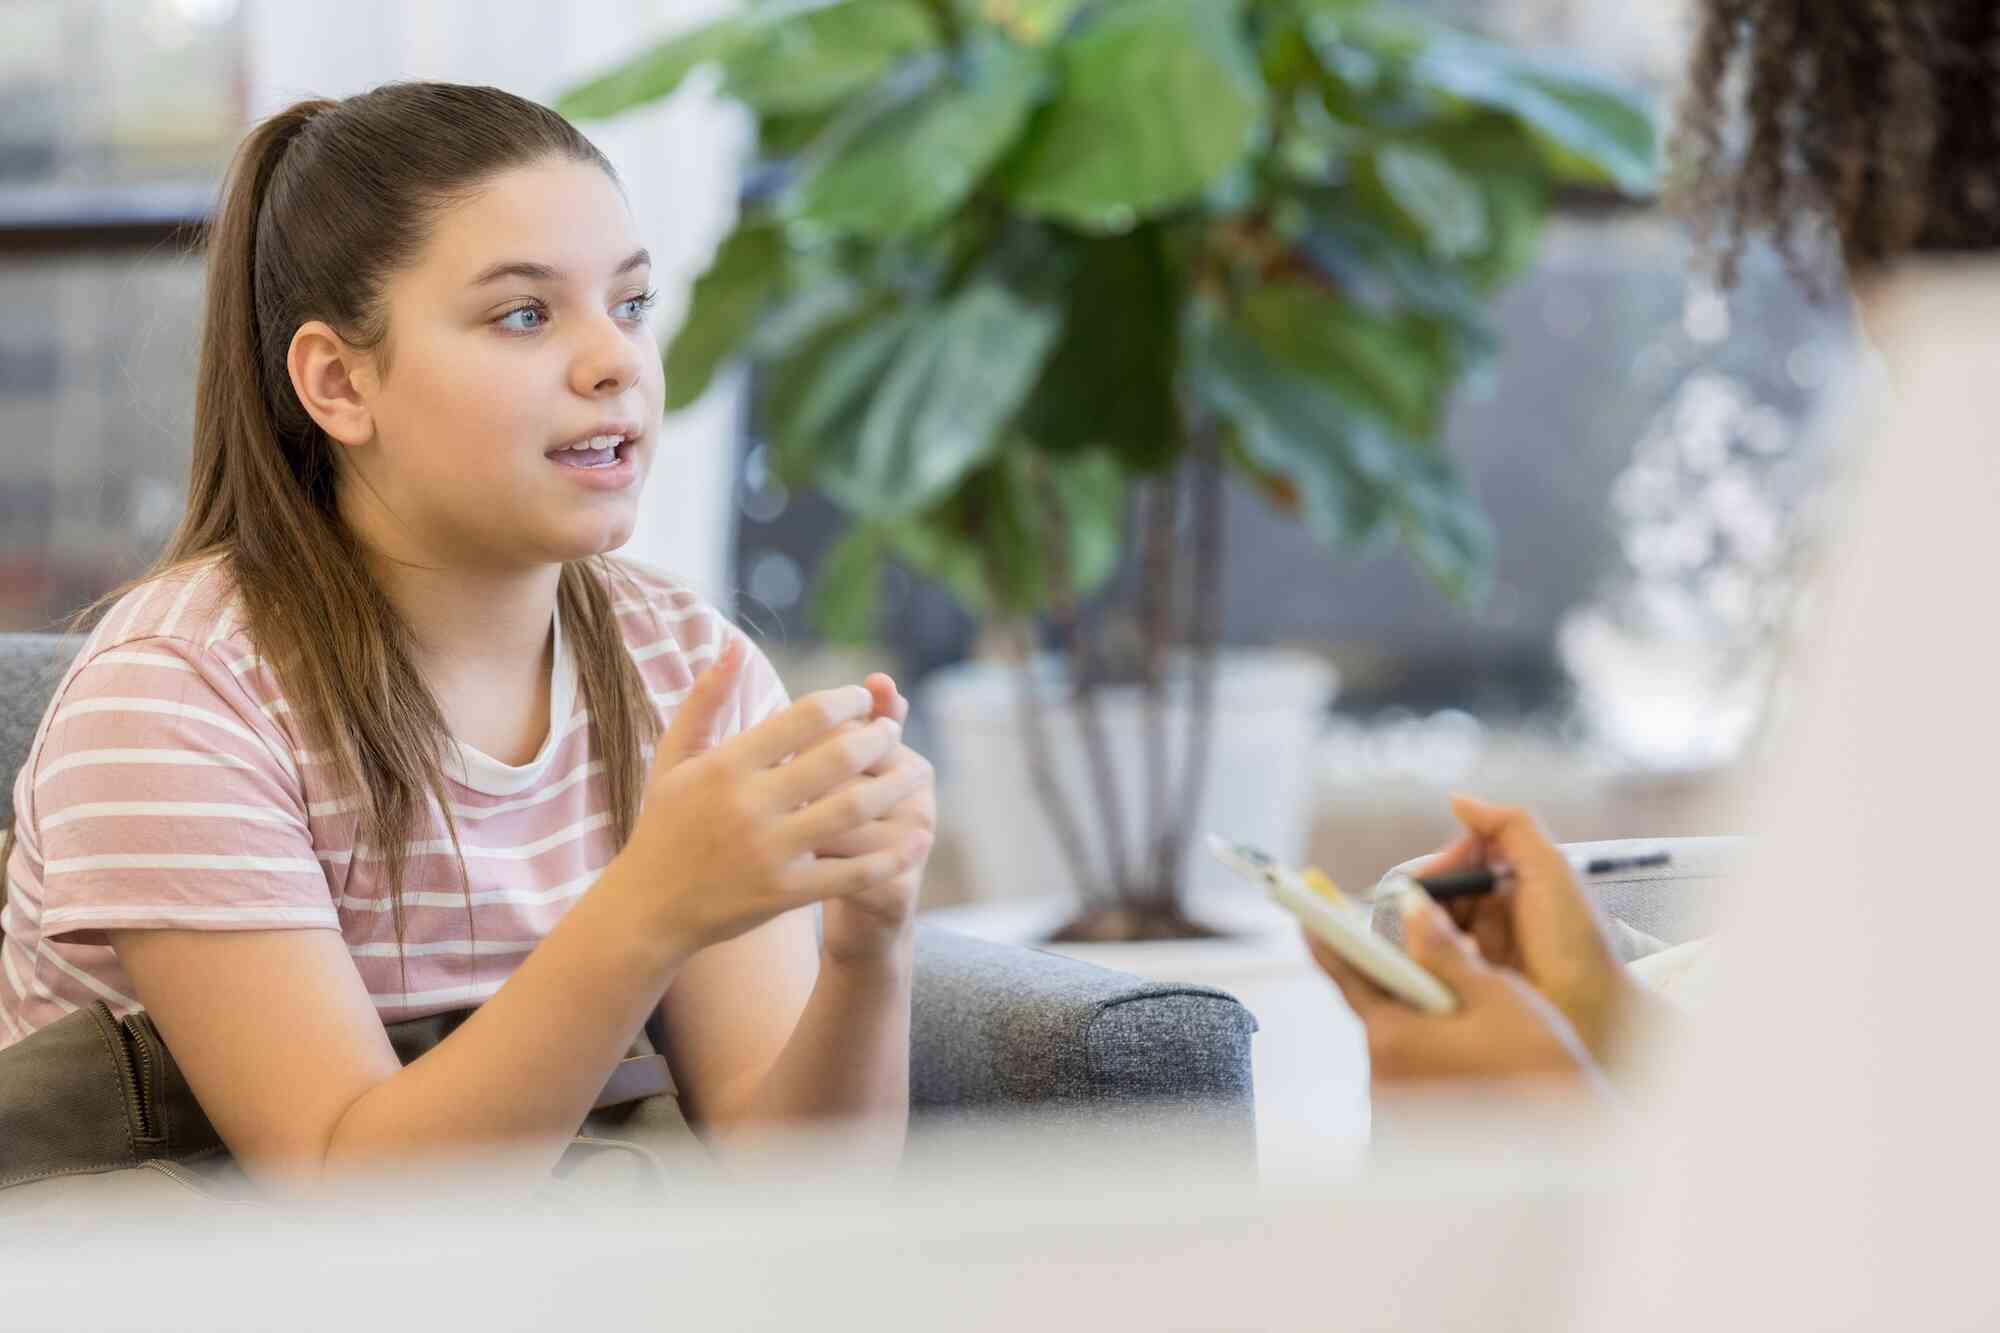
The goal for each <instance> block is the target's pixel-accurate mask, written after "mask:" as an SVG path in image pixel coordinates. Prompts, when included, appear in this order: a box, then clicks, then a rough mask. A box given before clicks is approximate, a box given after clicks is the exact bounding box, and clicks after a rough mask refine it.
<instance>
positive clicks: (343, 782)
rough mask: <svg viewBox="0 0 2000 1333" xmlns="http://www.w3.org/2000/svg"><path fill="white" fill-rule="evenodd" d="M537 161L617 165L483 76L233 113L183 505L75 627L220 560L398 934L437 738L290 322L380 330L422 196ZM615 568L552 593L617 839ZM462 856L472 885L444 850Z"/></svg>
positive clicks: (630, 811) (630, 673) (637, 775)
mask: <svg viewBox="0 0 2000 1333" xmlns="http://www.w3.org/2000/svg"><path fill="white" fill-rule="evenodd" d="M548 158H558V159H566V160H570V161H576V162H589V163H594V164H596V165H597V166H599V167H601V168H602V169H603V170H604V171H605V173H606V174H607V175H610V176H611V177H612V179H613V180H614V181H615V180H616V179H617V176H616V173H615V172H613V171H612V168H611V165H610V163H609V162H607V161H606V160H605V159H604V157H603V155H602V154H600V153H599V152H598V150H597V149H596V148H595V147H594V146H593V145H592V144H591V143H590V141H589V140H587V139H585V138H584V137H583V136H582V135H581V134H579V133H578V132H577V131H576V129H575V128H574V127H573V126H571V125H570V124H569V122H567V121H565V120H564V119H563V118H562V117H560V116H558V115H556V114H555V113H554V112H553V111H550V110H548V109H547V108H546V107H542V106H538V105H536V104H535V103H533V102H529V101H526V100H524V99H522V98H519V97H515V96H513V95H512V94H510V93H505V92H502V91H500V90H499V89H497V88H478V87H466V86H460V85H454V84H440V83H400V84H390V85H387V86H384V87H380V88H376V89H374V90H372V91H370V92H366V93H362V94H359V95H358V96H354V97H349V98H346V99H345V100H342V101H338V102H332V101H306V102H300V103H298V104H296V105H294V106H291V107H288V108H287V109H285V110H284V111H281V112H279V113H278V114H277V115H274V116H272V117H271V118H270V119H268V120H266V121H264V122H262V123H261V124H259V125H258V126H257V127H256V128H255V129H254V130H252V131H251V133H250V135H249V137H248V138H247V139H246V140H245V141H244V142H243V144H242V146H241V147H240V148H239V149H238V150H237V153H236V157H235V160H234V162H233V163H232V165H231V167H230V172H229V176H228V180H227V182H226V183H225V185H224V188H223V195H222V202H221V207H220V209H219V210H218V212H217V214H216V217H215V219H214V221H213V222H212V224H211V225H210V227H209V229H208V232H207V244H208V268H207V291H206V308H205V311H204V315H203V320H202V336H201V352H200V363H199V369H198V372H197V379H196V385H195V416H194V466H193V472H192V477H191V479H190V483H189V492H188V503H187V512H186V514H185V516H184V517H183V518H182V520H181V523H180V527H179V529H178V530H177V531H176V532H175V533H174V535H173V537H172V539H171V540H170V541H169V542H168V544H167V548H166V550H165V551H164V552H163V553H162V554H161V555H160V557H159V558H158V559H157V560H156V561H155V562H154V564H153V566H152V568H151V569H149V570H148V571H147V572H146V573H145V574H144V575H142V576H141V577H140V578H139V579H136V580H134V581H133V582H132V583H130V584H127V585H126V586H125V587H123V588H120V589H118V590H116V591H114V592H112V593H111V594H109V595H108V596H106V597H105V598H103V599H101V600H100V601H99V602H97V603H95V604H94V605H92V606H90V607H87V608H85V610H84V611H82V612H81V613H79V615H78V616H77V618H76V621H75V622H73V627H74V626H75V625H80V624H83V623H87V622H88V621H89V620H91V619H94V618H95V617H96V615H98V614H100V613H101V612H102V611H103V610H104V609H105V608H106V607H108V606H109V605H110V604H111V603H112V602H114V601H116V600H117V599H118V598H119V597H120V596H122V595H123V594H124V593H125V592H127V591H129V590H130V589H131V588H133V587H136V586H138V585H139V584H140V583H143V582H145V581H147V580H149V579H152V578H155V577H157V576H159V575H161V574H164V573H166V572H168V571H171V570H174V569H176V568H177V567H180V566H183V565H186V564H189V563H191V562H194V561H198V560H203V559H206V558H209V557H211V556H217V555H220V556H221V557H223V558H224V559H225V560H226V562H227V566H228V569H229V571H230V573H231V574H232V575H233V576H234V581H235V583H236V585H237V587H238V588H239V589H240V591H241V595H242V599H243V606H244V613H245V614H244V623H245V626H246V628H247V629H248V631H249V633H250V634H251V636H252V638H253V639H254V640H255V642H256V643H257V645H258V649H259V652H260V653H261V654H262V655H263V656H264V658H265V660H266V661H267V662H268V663H270V664H271V666H272V668H273V669H274V670H275V671H277V672H278V673H279V677H280V680H281V681H282V683H283V685H284V688H285V691H286V694H287V695H288V697H289V698H290V699H291V700H292V702H293V708H294V710H295V713H296V715H297V716H298V717H299V719H300V721H301V723H302V725H303V726H304V728H305V730H306V735H307V738H308V740H309V743H310V744H311V746H312V748H314V749H319V750H324V751H326V752H327V754H328V756H329V759H330V760H331V761H332V762H333V763H335V764H337V765H338V768H337V780H338V782H339V785H340V786H341V787H342V788H343V789H345V790H349V791H352V792H353V793H355V794H356V795H357V797H358V798H359V800H360V811H361V828H360V837H359V839H358V841H357V848H358V847H360V846H367V847H371V848H375V849H378V850H379V853H380V855H381V856H382V857H383V860H384V862H385V871H386V878H387V880H388V884H389V892H390V898H391V901H392V903H393V905H394V913H395V923H396V936H397V939H398V940H399V941H400V940H401V939H402V937H403V929H404V916H403V906H402V888H403V878H404V872H405V869H406V861H407V847H406V839H407V837H408V835H409V832H410V831H411V830H412V829H413V827H414V826H415V825H416V822H417V820H418V817H419V815H420V814H421V812H422V805H423V802H424V800H425V797H426V795H428V796H430V797H433V798H435V800H436V802H437V805H438V808H439V810H440V812H441V813H442V814H443V815H444V818H445V820H446V826H447V828H448V829H450V831H451V835H452V842H453V845H454V847H456V846H457V841H458V833H457V828H456V824H455V822H454V821H453V820H452V818H451V807H450V804H449V802H448V801H447V799H446V791H447V788H446V785H445V777H444V770H443V766H442V756H443V754H444V744H445V742H446V740H447V739H448V735H449V733H448V731H447V729H446V726H445V722H444V716H443V714H442V712H441V711H440V710H439V708H438V705H437V701H436V699H435V697H434V696H433V695H432V694H431V691H430V688H429V686H428V685H427V684H426V683H425V682H424V679H423V677H422V676H421V675H420V674H419V673H418V671H417V668H416V666H415V663H414V661H413V658H412V654H411V636H410V630H409V627H408V626H407V625H406V624H405V623H404V622H403V620H402V618H401V617H400V616H399V615H398V614H397V612H396V609H395V607H394V606H393V605H392V604H391V603H390V602H389V600H388V598H387V597H386V596H385V595H384V594H383V592H382V590H381V588H380V587H379V586H378V585H377V583H376V581H375V580H374V578H373V577H372V576H371V575H370V573H369V571H368V568H367V565H366V564H365V562H364V560H363V553H362V550H361V548H360V546H359V544H358V543H357V541H356V540H355V538H354V536H353V534H352V533H351V532H350V531H349V530H348V529H347V528H346V526H345V525H344V524H343V523H342V522H341V520H340V518H339V515H338V512H337V510H336V508H335V503H334V478H335V475H336V469H337V462H336V456H335V451H334V449H333V447H332V446H331V444H330V442H329V441H328V440H327V438H326V436H325V434H324V432H322V431H321V430H320V429H319V427H318V426H317V425H316V424H315V423H314V422H313V420H312V418H311V417H310V416H308V415H307V414H306V411H305V408H304V406H303V405H302V404H301V403H300V402H299V399H298V395H297V394H296V392H294V390H293V388H292V383H291V377H290V373H289V371H288V370H287V368H286V358H287V354H288V350H289V347H290V344H291V340H292V336H293V334H294V333H295V332H296V331H297V329H298V328H299V326H300V325H302V324H304V323H306V322H307V321H309V320H314V319H319V320H324V321H326V322H327V323H328V324H329V325H330V326H332V327H333V328H334V329H335V330H337V331H339V333H340V335H341V336H342V337H343V338H344V339H346V340H348V341H349V342H350V344H352V345H355V346H360V347H380V346H382V344H383V340H384V338H385V336H386V333H387V323H388V320H387V311H386V310H385V309H384V307H383V299H382V292H383V288H384V284H385V282H386V280H387V279H388V278H389V277H390V276H391V275H393V274H394V273H396V272H397V271H398V270H399V269H400V268H402V267H405V266H407V265H409V264H410V263H412V262H414V261H415V259H416V257H417V255H418V253H419V252H420V250H421V249H422V247H423V246H424V244H425V242H426V241H427V239H428V237H429V232H430V224H431V223H432V221H433V220H434V219H435V218H436V216H437V215H438V213H439V212H441V211H442V210H443V209H445V208H447V207H449V206H450V205H451V204H452V203H454V202H455V201H458V200H461V199H463V198H465V197H467V196H469V195H471V194H473V193H476V192H477V191H478V190H479V189H480V188H481V186H482V185H483V184H484V183H485V182H486V181H487V180H488V179H490V178H491V177H492V176H493V175H494V174H495V173H498V172H501V171H504V170H507V169H509V168H512V167H516V166H525V165H529V164H532V163H535V162H538V161H542V160H545V159H548ZM384 350H386V348H385V349H384ZM614 580H617V581H619V582H620V583H621V585H623V586H626V587H628V589H629V585H630V583H631V581H630V580H629V578H625V577H624V576H623V574H622V573H621V572H620V571H619V570H618V568H617V566H615V565H614V564H613V563H612V562H611V561H609V560H607V559H604V558H603V557H592V558H590V559H587V560H578V561H571V562H569V563H567V564H565V565H564V567H563V570H562V574H561V578H560V582H559V585H558V593H557V605H558V614H559V615H560V616H561V617H562V624H563V635H564V641H565V643H566V644H568V645H570V646H572V648H573V650H574V652H575V657H576V661H577V674H578V683H579V688H580V690H581V693H582V696H583V703H584V706H585V707H586V708H588V709H589V710H590V715H591V717H592V719H593V722H594V724H595V725H594V727H593V730H594V732H595V734H596V737H597V743H598V745H599V747H600V748H601V757H602V759H603V760H604V768H605V778H606V782H607V785H608V787H609V794H610V809H611V812H612V817H613V821H614V827H615V829H616V832H617V839H618V842H619V844H620V845H621V846H622V845H623V844H624V842H625V840H626V839H627V838H628V837H629V836H630V835H631V830H632V825H633V821H634V819H635V818H636V816H637V813H638V808H639V799H640V796H641V793H642V792H643V790H644V782H645V760H644V753H643V752H644V749H645V747H646V746H647V745H649V744H651V743H653V742H654V741H656V740H657V739H658V736H659V732H660V727H659V720H658V716H657V714H656V713H655V712H654V711H653V708H652V704H651V701H650V699H649V697H648V694H647V691H646V687H645V683H644V681H643V680H642V679H641V677H640V675H639V671H638V667H637V665H636V664H635V663H634V662H633V660H632V656H631V654H630V652H629V651H627V649H626V647H625V642H624V638H623V636H622V634H621V632H620V629H619V625H618V618H617V615H616V614H615V613H614V612H613V610H612V593H611V588H612V583H613V581H614ZM9 841H10V842H11V837H10V839H9ZM7 850H11V848H9V849H7ZM3 866H4V860H0V867H3ZM459 873H460V878H461V881H462V882H465V883H466V887H467V890H468V894H469V891H470V883H469V881H467V880H466V877H465V867H464V860H463V857H461V858H460V860H459ZM0 892H3V890H0ZM470 909H471V900H470V897H469V896H468V898H467V911H468V912H470Z"/></svg>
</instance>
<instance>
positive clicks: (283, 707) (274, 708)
mask: <svg viewBox="0 0 2000 1333" xmlns="http://www.w3.org/2000/svg"><path fill="white" fill-rule="evenodd" d="M257 707H259V708H261V709H263V710H264V716H265V717H276V716H277V715H278V714H280V713H289V712H291V711H292V701H291V700H290V699H279V700H277V701H276V702H275V703H268V704H258V705H257Z"/></svg>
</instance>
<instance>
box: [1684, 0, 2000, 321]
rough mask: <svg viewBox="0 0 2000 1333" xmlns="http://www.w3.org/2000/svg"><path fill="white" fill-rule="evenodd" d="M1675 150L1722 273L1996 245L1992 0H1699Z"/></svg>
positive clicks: (1999, 51) (1824, 268)
mask: <svg viewBox="0 0 2000 1333" xmlns="http://www.w3.org/2000/svg"><path fill="white" fill-rule="evenodd" d="M1674 159H1675V168H1676V170H1675V176H1676V179H1675V182H1674V187H1673V194H1674V196H1675V198H1676V201H1677V203H1678V205H1679V206H1680V208H1681V209H1682V211H1684V212H1686V213H1687V214H1689V215H1690V216H1691V217H1692V218H1693V219H1694V221H1695V226H1696V230H1697V232H1698V234H1699V235H1700V237H1701V240H1702V242H1703V249H1704V251H1705V252H1706V253H1707V254H1708V255H1709V256H1711V257H1712V259H1713V260H1714V262H1715V264H1716V266H1717V269H1718V271H1719V273H1720V276H1721V278H1722V280H1723V281H1724V282H1725V283H1728V282H1733V281H1734V279H1735V276H1736V269H1737V265H1738V262H1739V261H1740V259H1741V257H1742V253H1743V247H1744V243H1745V241H1746V239H1747V238H1748V237H1749V236H1750V235H1751V234H1752V233H1754V232H1762V233H1765V234H1767V235H1769V236H1770V237H1771V238H1772V240H1773V241H1774V242H1775V243H1776V245H1777V247H1778V249H1779V251H1780V252H1781V253H1782V254H1783V255H1784V256H1785V259H1786V261H1787V262H1788V263H1789V264H1790V265H1791V267H1792V269H1793V271H1794V273H1796V274H1798V275H1799V276H1800V277H1801V278H1803V279H1805V280H1806V281H1807V282H1808V284H1809V285H1811V286H1813V287H1814V288H1816V289H1818V288H1821V287H1822V286H1823V281H1824V279H1825V278H1827V277H1828V276H1830V266H1831V264H1832V262H1833V261H1836V260H1837V261H1841V262H1844V264H1845V266H1846V269H1847V272H1848V273H1849V274H1850V275H1860V274H1866V273H1870V272H1875V271H1879V270H1881V269H1883V268H1885V267H1887V266H1888V265H1890V264H1892V263H1894V262H1895V261H1896V260H1898V259H1900V258H1901V257H1902V256H1904V255H1905V254H1908V253H1910V252H1912V251H1983V250H1996V249H2000V0H1701V27H1700V35H1699V37H1698V38H1697V41H1696V46H1695V54H1694V68H1693V75H1692V78H1691V79H1690V82H1689V88H1688V94H1687V102H1686V105H1685V106H1684V107H1683V110H1682V115H1681V121H1680V128H1679V130H1678V131H1677V133H1676V136H1675V150H1674Z"/></svg>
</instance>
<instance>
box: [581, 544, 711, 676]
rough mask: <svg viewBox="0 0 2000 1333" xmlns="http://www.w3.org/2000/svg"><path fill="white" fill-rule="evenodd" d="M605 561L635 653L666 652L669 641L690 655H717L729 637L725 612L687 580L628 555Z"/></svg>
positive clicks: (616, 604)
mask: <svg viewBox="0 0 2000 1333" xmlns="http://www.w3.org/2000/svg"><path fill="white" fill-rule="evenodd" d="M605 563H606V565H607V566H608V568H609V570H610V574H611V586H610V589H609V592H610V594H611V609H612V611H613V612H614V613H615V614H616V615H617V616H618V621H619V625H620V627H621V628H622V629H623V631H624V634H625V642H626V645H627V646H628V647H630V648H631V649H632V651H633V652H634V653H635V654H644V653H646V652H647V651H648V650H652V651H655V652H657V651H660V650H661V648H662V646H663V645H665V644H666V643H672V644H673V645H675V646H676V647H678V648H679V649H681V650H682V651H683V652H687V653H694V652H700V651H704V650H706V651H710V652H712V651H714V650H715V649H716V648H717V647H718V646H719V645H720V644H721V642H722V640H723V638H724V637H725V636H726V635H727V634H728V632H729V622H728V620H727V619H726V618H725V617H724V616H723V614H722V612H720V611H719V610H717V609H716V608H715V606H714V605H713V604H712V603H710V602H709V601H707V600H706V599H705V598H703V597H702V596H701V594H700V593H698V592H696V591H695V590H694V588H693V587H692V586H691V585H689V584H688V583H687V582H686V581H685V580H683V579H681V578H679V577H677V576H675V575H673V574H669V573H667V572H666V571H665V570H662V569H656V568H654V567H653V566H651V565H647V564H642V563H640V562H639V561H637V560H628V559H625V558H624V557H622V556H612V557H609V558H608V559H607V560H606V562H605ZM642 660H643V658H642Z"/></svg>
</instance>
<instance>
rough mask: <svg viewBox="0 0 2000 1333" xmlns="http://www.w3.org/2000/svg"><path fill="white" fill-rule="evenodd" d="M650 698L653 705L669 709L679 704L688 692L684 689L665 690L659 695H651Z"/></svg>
mask: <svg viewBox="0 0 2000 1333" xmlns="http://www.w3.org/2000/svg"><path fill="white" fill-rule="evenodd" d="M690 688H691V687H690ZM650 697H651V698H652V700H653V702H654V703H656V704H659V705H660V706H661V707H670V706H672V705H674V704H677V703H679V702H680V701H681V700H683V699H685V698H687V697H688V691H687V689H686V688H683V689H678V690H665V691H662V692H661V693H658V694H655V695H652V696H650Z"/></svg>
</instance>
